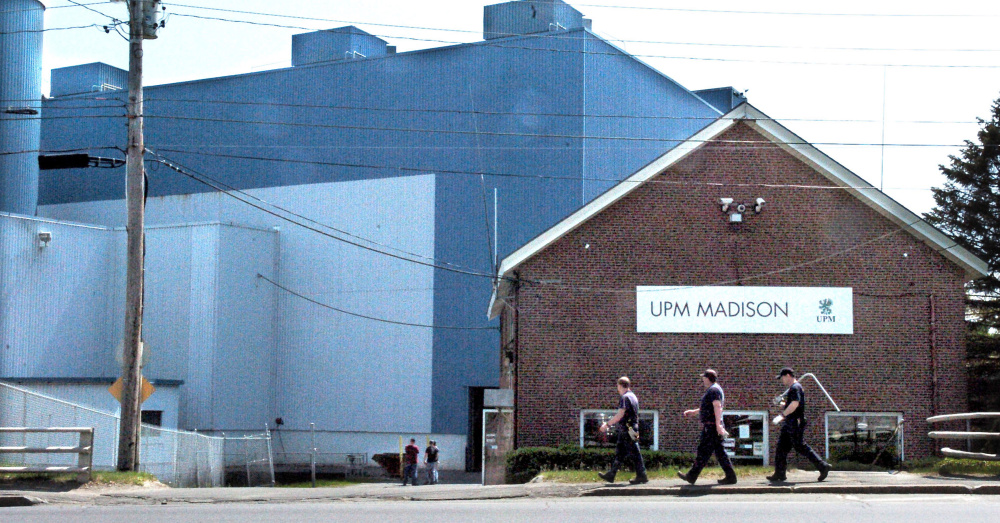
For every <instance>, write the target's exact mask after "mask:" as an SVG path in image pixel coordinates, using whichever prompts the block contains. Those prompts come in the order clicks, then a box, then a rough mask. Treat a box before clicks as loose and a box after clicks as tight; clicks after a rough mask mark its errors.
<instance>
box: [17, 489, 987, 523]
mask: <svg viewBox="0 0 1000 523" xmlns="http://www.w3.org/2000/svg"><path fill="white" fill-rule="evenodd" d="M789 513H791V514H792V516H793V518H794V519H792V520H793V521H808V522H810V523H812V522H824V521H849V522H852V523H853V522H866V521H871V522H877V523H893V522H900V523H920V522H940V521H950V522H961V523H972V522H979V521H982V522H986V521H993V522H995V521H997V514H998V513H1000V497H996V496H981V495H930V496H922V495H899V496H837V495H808V497H807V496H804V495H801V494H797V495H773V496H770V495H768V496H763V495H756V496H739V495H733V496H726V497H725V498H720V497H714V496H709V497H700V498H673V497H670V498H667V497H656V498H586V499H513V500H497V501H440V502H436V501H344V502H335V503H285V504H242V503H223V504H201V503H196V504H167V505H129V506H34V507H22V508H0V521H3V522H7V521H10V522H14V521H17V522H24V523H34V522H41V521H45V522H48V521H58V522H60V523H62V522H67V523H75V522H81V523H83V522H86V523H94V522H100V521H113V522H116V523H125V522H132V521H142V522H143V523H156V522H161V521H162V522H177V523H184V522H202V521H217V522H230V521H231V522H239V523H248V522H253V521H266V522H268V523H277V522H283V521H296V522H298V521H351V522H368V521H371V522H376V523H388V522H393V521H406V522H422V521H426V522H429V523H430V522H433V523H440V522H441V521H463V522H464V521H482V522H492V521H496V522H508V521H530V522H540V521H546V522H548V521H566V522H574V523H575V522H591V521H593V522H601V523H608V522H615V521H622V520H626V519H627V520H629V521H706V520H705V519H704V516H705V515H706V514H711V515H712V517H711V520H713V521H726V522H727V523H733V522H739V521H755V522H756V521H789V518H788V515H789Z"/></svg>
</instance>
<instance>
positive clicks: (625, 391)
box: [597, 376, 649, 485]
mask: <svg viewBox="0 0 1000 523" xmlns="http://www.w3.org/2000/svg"><path fill="white" fill-rule="evenodd" d="M618 394H620V395H621V398H620V399H619V400H618V412H616V413H615V415H614V416H613V417H612V418H611V419H609V420H608V421H606V422H604V423H603V424H601V428H600V429H598V430H600V431H601V432H607V431H608V428H610V427H611V426H613V425H614V426H615V433H616V434H617V436H618V445H617V447H615V460H614V461H613V462H611V468H610V469H609V470H608V471H607V472H602V473H598V474H597V475H598V476H599V477H600V478H601V479H603V480H604V481H607V482H608V483H614V482H615V475H616V474H617V473H618V469H619V468H620V467H621V466H622V464H624V463H625V461H626V460H630V461H632V463H633V464H634V465H635V477H634V478H632V479H630V480H629V483H631V484H633V485H637V484H640V483H648V482H649V480H648V479H647V478H646V466H645V464H644V463H643V461H642V454H641V453H639V399H638V398H636V397H635V393H633V392H632V382H631V381H629V379H628V378H627V377H625V376H622V377H620V378H618Z"/></svg>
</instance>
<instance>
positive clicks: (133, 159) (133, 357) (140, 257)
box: [118, 0, 160, 471]
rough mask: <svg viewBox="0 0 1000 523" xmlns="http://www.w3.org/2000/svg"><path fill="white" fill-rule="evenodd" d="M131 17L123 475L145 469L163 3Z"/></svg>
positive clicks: (141, 6) (142, 1)
mask: <svg viewBox="0 0 1000 523" xmlns="http://www.w3.org/2000/svg"><path fill="white" fill-rule="evenodd" d="M126 1H127V5H128V11H129V60H128V148H127V150H126V163H125V169H126V171H125V172H126V182H125V201H126V203H127V206H128V224H127V226H126V232H127V237H128V238H127V243H128V251H127V257H128V262H127V263H128V265H127V269H126V276H125V332H124V341H123V345H122V346H123V350H122V394H121V405H122V408H121V427H120V428H119V432H118V470H120V471H134V470H137V469H138V468H139V423H140V422H141V411H140V410H139V409H140V406H139V404H140V399H139V398H140V390H141V386H142V375H141V374H140V368H139V367H140V363H141V361H142V343H141V340H142V307H143V283H144V282H143V280H144V278H143V276H144V275H143V271H144V270H145V243H146V242H145V224H144V221H145V210H146V202H145V197H146V180H145V178H146V173H145V167H144V165H143V153H144V152H145V144H144V142H143V129H142V40H143V38H156V29H157V28H158V27H159V22H158V21H157V14H158V13H157V8H158V7H159V3H160V2H159V0H126Z"/></svg>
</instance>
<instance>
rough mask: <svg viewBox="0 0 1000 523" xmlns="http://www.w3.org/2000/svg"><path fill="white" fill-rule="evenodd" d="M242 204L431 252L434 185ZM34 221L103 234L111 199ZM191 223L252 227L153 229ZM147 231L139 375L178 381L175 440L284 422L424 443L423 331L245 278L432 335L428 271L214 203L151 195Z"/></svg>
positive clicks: (357, 184) (115, 217) (228, 203)
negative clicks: (69, 223)
mask: <svg viewBox="0 0 1000 523" xmlns="http://www.w3.org/2000/svg"><path fill="white" fill-rule="evenodd" d="M249 193H250V194H252V195H254V196H255V197H257V198H260V199H262V200H264V201H267V202H270V203H273V204H276V205H281V206H283V207H286V208H294V209H295V210H296V212H298V213H300V214H303V215H305V216H308V217H309V218H311V219H313V220H316V221H317V222H320V223H323V224H328V225H334V226H336V227H337V228H340V229H342V230H350V231H352V232H354V233H356V234H358V235H360V236H364V237H366V238H370V239H372V240H375V241H377V242H379V243H380V244H382V245H391V246H393V247H394V248H395V249H401V250H403V251H404V252H410V253H414V254H422V255H426V256H428V257H429V256H431V255H432V254H433V252H434V237H433V231H434V223H433V221H434V194H435V177H434V176H409V177H401V178H393V179H383V180H360V181H354V182H347V183H331V184H313V185H293V186H286V187H272V188H267V189H256V190H252V191H249ZM344 209H351V212H350V213H344V212H343V210H344ZM41 212H43V213H45V214H46V215H49V216H53V217H58V218H60V219H73V220H85V221H90V222H95V223H103V224H106V225H109V226H121V225H122V223H123V220H124V218H125V212H124V206H123V203H122V202H121V201H120V200H111V201H97V202H81V203H75V204H63V205H52V206H43V207H42V208H41ZM196 222H224V223H245V224H249V225H251V226H253V227H255V228H256V230H251V229H247V228H243V227H233V226H219V225H213V224H206V225H190V226H182V227H171V226H169V225H163V226H157V224H171V223H182V224H183V223H196ZM147 223H148V224H150V229H149V230H150V233H149V237H148V240H147V253H148V258H147V275H148V276H147V297H146V311H147V313H146V318H147V319H146V328H145V331H144V332H145V333H146V334H145V337H146V341H147V343H149V344H150V346H151V347H152V351H153V352H152V357H151V360H150V364H149V373H150V374H151V375H154V376H158V377H167V376H168V375H176V376H177V377H178V378H179V379H183V380H184V381H185V384H184V386H183V387H182V388H181V393H182V401H181V407H180V409H181V414H180V418H181V421H180V426H181V427H182V428H186V429H195V428H196V429H199V430H217V431H218V430H234V429H243V430H254V429H257V428H258V427H262V426H263V424H264V423H265V422H267V421H272V420H273V419H274V418H276V417H282V418H283V420H284V422H285V428H286V429H289V430H296V429H298V430H305V429H308V428H309V423H311V422H313V423H316V424H317V428H319V429H320V430H333V431H350V432H355V431H370V432H396V433H398V432H403V433H408V432H413V433H429V432H430V426H431V402H432V388H431V362H432V357H433V356H432V346H431V340H432V337H431V329H429V328H422V327H412V326H402V325H392V324H386V323H382V322H378V321H372V320H368V319H362V318H355V317H351V316H348V315H345V314H343V313H340V312H337V311H334V310H330V309H327V308H324V307H322V306H319V305H316V304H314V303H311V302H309V301H307V300H304V299H303V298H300V297H296V296H293V295H291V294H288V293H287V292H285V291H281V290H279V289H277V288H275V287H273V286H272V285H271V284H269V283H267V282H266V281H264V280H261V279H259V278H257V274H258V273H259V274H263V275H265V276H267V277H268V278H270V279H272V280H275V281H278V282H279V283H280V284H282V285H283V286H285V287H287V288H289V289H291V290H293V291H296V292H298V293H300V294H303V295H305V296H306V297H308V298H309V299H312V300H315V301H318V302H320V303H324V304H327V305H330V306H333V307H337V308H340V309H343V310H347V311H351V312H356V313H358V314H364V315H367V316H371V317H376V318H385V319H391V320H395V321H402V322H408V323H415V324H423V325H429V324H431V322H432V321H433V315H432V311H433V300H434V292H433V270H432V269H431V268H429V267H426V266H423V265H417V264H413V263H407V262H403V261H400V260H397V259H394V258H389V257H386V256H383V255H379V254H376V253H373V252H371V251H368V250H365V249H361V248H358V247H355V246H352V245H348V244H345V243H343V242H338V241H336V240H333V239H330V238H328V237H325V236H322V235H319V234H317V233H315V232H312V231H309V230H306V229H303V228H301V227H298V226H295V225H292V224H289V223H287V222H284V221H281V220H279V219H277V218H275V217H274V216H272V215H269V214H266V213H263V212H261V211H259V210H256V209H254V208H252V207H249V206H247V205H245V204H242V203H239V202H236V201H235V200H233V199H231V198H229V197H227V196H225V195H222V194H219V193H208V194H196V195H184V196H170V197H160V198H150V199H149V200H148V202H147ZM273 227H279V228H280V229H279V231H274V230H273ZM261 229H263V230H266V231H267V232H262V231H261ZM369 245H371V246H372V247H375V248H379V249H385V247H381V246H379V245H376V244H369ZM390 251H392V252H399V251H396V250H392V249H390ZM119 332H120V331H119Z"/></svg>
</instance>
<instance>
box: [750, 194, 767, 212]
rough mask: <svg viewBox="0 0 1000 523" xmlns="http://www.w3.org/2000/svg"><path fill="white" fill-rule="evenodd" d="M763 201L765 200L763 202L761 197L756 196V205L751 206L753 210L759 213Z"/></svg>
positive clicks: (762, 207)
mask: <svg viewBox="0 0 1000 523" xmlns="http://www.w3.org/2000/svg"><path fill="white" fill-rule="evenodd" d="M764 203H766V202H764V199H763V198H757V205H754V206H753V212H755V213H757V214H760V211H763V210H764Z"/></svg>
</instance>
